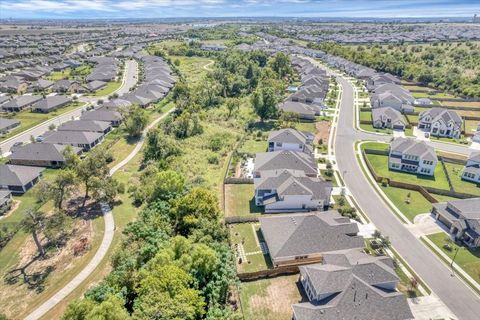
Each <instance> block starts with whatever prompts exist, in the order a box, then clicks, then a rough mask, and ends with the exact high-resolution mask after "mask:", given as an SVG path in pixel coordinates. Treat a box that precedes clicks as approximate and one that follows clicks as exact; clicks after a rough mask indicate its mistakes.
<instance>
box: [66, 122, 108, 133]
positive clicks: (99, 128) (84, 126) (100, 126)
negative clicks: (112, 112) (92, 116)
mask: <svg viewBox="0 0 480 320" xmlns="http://www.w3.org/2000/svg"><path fill="white" fill-rule="evenodd" d="M110 127H111V124H110V122H108V121H96V120H71V121H67V122H65V123H62V124H61V125H60V126H59V127H58V128H57V130H58V131H86V132H104V131H105V130H107V129H108V128H110Z"/></svg>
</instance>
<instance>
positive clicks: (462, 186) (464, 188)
mask: <svg viewBox="0 0 480 320" xmlns="http://www.w3.org/2000/svg"><path fill="white" fill-rule="evenodd" d="M445 167H446V168H447V172H448V176H449V177H450V181H451V182H452V185H453V188H454V189H455V191H457V192H462V193H468V194H473V195H478V196H480V188H479V186H478V184H476V183H474V182H468V181H465V180H462V178H461V175H462V170H463V168H464V166H463V165H461V164H454V163H445Z"/></svg>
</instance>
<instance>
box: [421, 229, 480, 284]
mask: <svg viewBox="0 0 480 320" xmlns="http://www.w3.org/2000/svg"><path fill="white" fill-rule="evenodd" d="M426 237H427V238H428V239H429V240H430V241H432V242H433V243H434V244H435V245H436V246H437V247H438V248H440V249H441V250H442V251H443V253H445V254H446V255H447V256H448V257H449V258H450V259H452V258H453V257H454V256H455V254H456V256H455V263H456V264H458V265H459V266H460V267H461V268H462V269H463V270H464V271H465V272H466V273H468V274H469V275H470V276H471V277H472V278H473V279H475V281H477V282H478V283H480V249H478V248H477V249H471V248H467V247H465V246H459V245H457V244H455V243H454V242H451V241H447V239H449V235H447V234H446V233H445V232H439V233H435V234H430V235H427V236H426ZM446 244H448V245H449V246H450V248H451V250H448V249H447V248H446V247H444V246H445V245H446ZM457 250H458V253H456V252H457ZM450 262H451V260H449V261H448V263H450Z"/></svg>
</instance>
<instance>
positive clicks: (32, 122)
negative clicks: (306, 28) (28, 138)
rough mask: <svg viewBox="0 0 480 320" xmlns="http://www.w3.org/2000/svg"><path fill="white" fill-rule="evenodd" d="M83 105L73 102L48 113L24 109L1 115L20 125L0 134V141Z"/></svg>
mask: <svg viewBox="0 0 480 320" xmlns="http://www.w3.org/2000/svg"><path fill="white" fill-rule="evenodd" d="M84 105H85V103H83V102H75V103H72V104H70V105H68V106H65V107H63V108H60V109H58V110H56V111H53V112H50V113H37V112H32V111H30V110H24V111H21V112H18V113H15V114H6V115H1V117H2V118H8V119H15V120H18V121H20V125H19V126H18V127H16V128H15V129H13V130H12V131H10V132H9V133H7V134H4V135H0V142H1V141H3V140H6V139H8V138H10V137H13V136H15V135H17V134H19V133H22V132H23V131H25V130H28V129H30V128H32V127H35V126H36V125H38V124H40V123H42V122H44V121H47V120H49V119H51V118H54V117H56V116H59V115H61V114H64V113H66V112H69V111H72V110H74V109H76V108H79V107H82V106H84ZM2 151H4V152H5V151H8V150H2Z"/></svg>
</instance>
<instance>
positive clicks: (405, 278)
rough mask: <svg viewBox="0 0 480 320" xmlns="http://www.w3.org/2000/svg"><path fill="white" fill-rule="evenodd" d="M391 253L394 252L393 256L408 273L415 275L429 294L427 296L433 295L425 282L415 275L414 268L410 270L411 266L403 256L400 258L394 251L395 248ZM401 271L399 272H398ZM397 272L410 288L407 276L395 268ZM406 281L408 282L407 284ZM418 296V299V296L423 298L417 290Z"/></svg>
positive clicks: (391, 249)
mask: <svg viewBox="0 0 480 320" xmlns="http://www.w3.org/2000/svg"><path fill="white" fill-rule="evenodd" d="M390 251H392V253H393V256H394V258H395V259H397V260H398V261H399V262H400V263H401V264H402V265H403V266H404V267H405V269H407V270H408V272H410V274H412V275H414V276H415V277H416V278H417V280H418V283H419V284H420V285H421V286H422V287H423V289H425V291H426V292H427V294H428V295H429V294H431V293H432V292H431V290H430V288H429V287H428V286H427V285H426V284H425V283H424V282H423V280H422V279H421V278H420V277H419V276H418V275H417V274H416V273H415V271H413V270H412V268H410V266H409V265H408V264H407V262H406V261H405V260H404V259H403V258H402V256H400V255H399V254H398V252H397V251H396V250H395V249H394V248H390ZM398 269H399V270H398ZM395 272H397V275H398V276H399V277H400V280H401V281H402V282H403V283H404V285H406V286H408V283H409V282H410V281H409V279H408V277H407V275H406V274H405V273H404V272H403V271H402V270H401V269H400V268H398V267H397V268H395ZM402 277H403V280H402ZM405 280H406V281H407V282H405ZM415 292H416V294H417V297H418V296H422V293H421V292H420V291H419V290H418V289H416V290H415Z"/></svg>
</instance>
